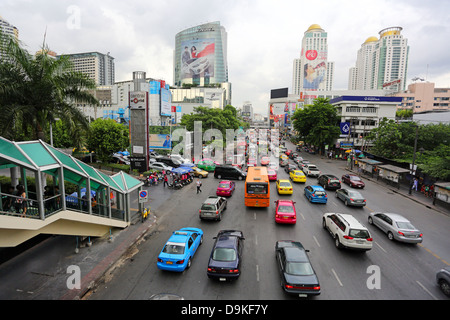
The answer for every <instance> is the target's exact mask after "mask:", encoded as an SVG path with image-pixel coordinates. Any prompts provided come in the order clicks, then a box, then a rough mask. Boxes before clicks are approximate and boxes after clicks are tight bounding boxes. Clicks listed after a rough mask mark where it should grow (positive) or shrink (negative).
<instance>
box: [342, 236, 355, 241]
mask: <svg viewBox="0 0 450 320" xmlns="http://www.w3.org/2000/svg"><path fill="white" fill-rule="evenodd" d="M344 239H348V240H352V239H353V237H350V236H344Z"/></svg>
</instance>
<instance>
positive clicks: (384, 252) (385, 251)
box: [374, 241, 387, 253]
mask: <svg viewBox="0 0 450 320" xmlns="http://www.w3.org/2000/svg"><path fill="white" fill-rule="evenodd" d="M374 242H375V241H374ZM375 244H376V245H377V246H378V247H379V248H380V249H381V250H383V251H384V253H387V251H386V250H384V249H383V247H382V246H380V245H379V244H378V242H375Z"/></svg>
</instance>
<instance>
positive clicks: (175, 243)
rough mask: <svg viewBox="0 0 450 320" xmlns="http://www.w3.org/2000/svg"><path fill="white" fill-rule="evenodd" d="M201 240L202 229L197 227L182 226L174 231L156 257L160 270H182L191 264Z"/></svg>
mask: <svg viewBox="0 0 450 320" xmlns="http://www.w3.org/2000/svg"><path fill="white" fill-rule="evenodd" d="M202 242H203V231H202V230H201V229H199V228H182V229H180V230H177V231H174V232H173V233H172V235H171V236H170V238H169V240H167V242H166V244H165V245H164V248H163V249H162V250H161V252H160V254H159V255H158V259H157V263H156V265H157V267H158V269H161V270H168V271H176V272H182V271H184V270H185V269H187V268H189V267H190V266H191V260H192V259H193V257H194V255H195V253H196V252H197V248H198V247H199V245H201V244H202Z"/></svg>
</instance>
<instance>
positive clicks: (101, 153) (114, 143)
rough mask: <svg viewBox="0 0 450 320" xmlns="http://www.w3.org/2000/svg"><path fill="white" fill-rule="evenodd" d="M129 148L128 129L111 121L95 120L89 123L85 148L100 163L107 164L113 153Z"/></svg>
mask: <svg viewBox="0 0 450 320" xmlns="http://www.w3.org/2000/svg"><path fill="white" fill-rule="evenodd" d="M128 146H129V138H128V128H127V127H125V126H123V125H121V124H120V123H117V122H116V121H114V120H112V119H97V120H95V121H94V122H92V123H91V130H90V133H89V136H88V139H87V147H88V149H89V150H90V151H94V152H95V154H96V155H97V157H98V158H99V159H100V160H101V161H102V162H109V161H110V160H111V157H112V155H113V154H114V153H115V152H118V151H121V150H125V149H126V148H127V147H128Z"/></svg>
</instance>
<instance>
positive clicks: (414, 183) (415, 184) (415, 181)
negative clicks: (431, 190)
mask: <svg viewBox="0 0 450 320" xmlns="http://www.w3.org/2000/svg"><path fill="white" fill-rule="evenodd" d="M418 185H419V180H417V178H414V182H413V190H416V191H417V187H418Z"/></svg>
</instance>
